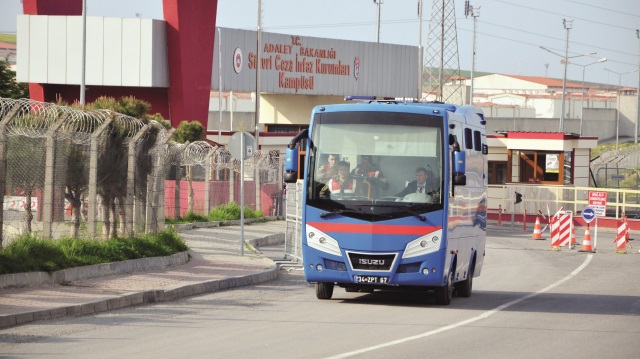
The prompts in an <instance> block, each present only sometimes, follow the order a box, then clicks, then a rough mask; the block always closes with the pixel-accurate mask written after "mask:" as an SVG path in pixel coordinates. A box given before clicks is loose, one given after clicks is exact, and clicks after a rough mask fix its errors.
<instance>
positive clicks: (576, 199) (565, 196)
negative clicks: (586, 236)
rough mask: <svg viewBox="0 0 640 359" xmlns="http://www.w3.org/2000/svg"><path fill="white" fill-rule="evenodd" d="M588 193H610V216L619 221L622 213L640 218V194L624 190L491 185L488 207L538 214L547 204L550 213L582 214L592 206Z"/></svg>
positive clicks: (639, 192) (608, 211) (544, 210)
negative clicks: (517, 196) (518, 198)
mask: <svg viewBox="0 0 640 359" xmlns="http://www.w3.org/2000/svg"><path fill="white" fill-rule="evenodd" d="M589 191H598V192H606V193H607V206H606V209H605V212H606V215H607V217H610V218H615V219H619V218H620V217H621V216H622V213H625V214H626V215H627V216H628V217H629V218H640V191H638V190H631V189H624V188H594V187H565V186H544V185H525V184H506V185H489V191H488V196H487V206H488V207H489V208H499V207H501V208H502V210H503V211H504V213H514V214H521V213H524V211H526V212H527V213H529V214H533V215H535V214H537V213H538V211H542V212H546V208H547V205H549V207H550V211H551V212H552V213H551V214H554V213H555V212H556V211H558V210H559V209H560V208H563V209H564V210H568V211H573V213H574V214H579V213H581V212H582V210H583V209H584V208H585V207H587V206H588V205H589ZM516 192H518V193H521V194H522V202H521V203H518V204H516V203H514V202H515V193H516Z"/></svg>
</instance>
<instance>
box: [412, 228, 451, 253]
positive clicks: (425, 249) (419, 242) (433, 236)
mask: <svg viewBox="0 0 640 359" xmlns="http://www.w3.org/2000/svg"><path fill="white" fill-rule="evenodd" d="M441 237H442V229H439V230H437V231H435V232H431V233H429V234H427V235H424V236H422V237H420V238H417V239H414V240H413V241H411V242H409V243H408V244H407V246H406V247H405V249H404V253H403V254H402V258H412V257H417V256H421V255H424V254H427V253H432V252H436V251H438V250H439V249H440V243H441V242H442V241H440V238H441Z"/></svg>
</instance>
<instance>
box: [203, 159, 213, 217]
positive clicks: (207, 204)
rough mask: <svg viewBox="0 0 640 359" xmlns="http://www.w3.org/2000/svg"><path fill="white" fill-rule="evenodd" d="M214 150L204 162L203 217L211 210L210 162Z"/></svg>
mask: <svg viewBox="0 0 640 359" xmlns="http://www.w3.org/2000/svg"><path fill="white" fill-rule="evenodd" d="M213 153H214V150H213V149H210V150H209V152H208V153H207V156H206V159H205V160H204V204H203V206H204V208H203V209H204V215H205V216H208V215H209V210H210V209H211V161H213V156H212V155H213Z"/></svg>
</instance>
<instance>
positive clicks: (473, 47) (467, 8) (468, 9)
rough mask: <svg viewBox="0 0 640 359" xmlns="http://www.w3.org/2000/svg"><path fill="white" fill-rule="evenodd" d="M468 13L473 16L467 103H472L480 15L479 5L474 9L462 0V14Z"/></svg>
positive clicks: (467, 1) (467, 14)
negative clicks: (469, 82) (477, 28)
mask: <svg viewBox="0 0 640 359" xmlns="http://www.w3.org/2000/svg"><path fill="white" fill-rule="evenodd" d="M469 15H471V17H472V18H473V40H472V45H471V50H472V52H471V86H470V89H469V105H473V80H474V73H475V67H476V25H477V23H478V17H479V16H480V6H478V7H477V8H475V9H474V8H473V6H472V5H470V4H469V0H466V1H465V2H464V16H465V17H467V16H469Z"/></svg>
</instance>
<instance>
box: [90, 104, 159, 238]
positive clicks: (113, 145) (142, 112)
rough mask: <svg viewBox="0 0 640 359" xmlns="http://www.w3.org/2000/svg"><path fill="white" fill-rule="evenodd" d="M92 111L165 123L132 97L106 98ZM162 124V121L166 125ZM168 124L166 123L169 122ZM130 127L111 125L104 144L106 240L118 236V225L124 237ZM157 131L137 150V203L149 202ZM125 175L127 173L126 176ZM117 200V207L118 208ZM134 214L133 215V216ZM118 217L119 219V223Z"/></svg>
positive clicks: (102, 179)
mask: <svg viewBox="0 0 640 359" xmlns="http://www.w3.org/2000/svg"><path fill="white" fill-rule="evenodd" d="M87 108H88V109H107V110H111V111H114V112H118V113H121V114H123V115H127V116H130V117H135V118H137V119H140V120H141V121H143V122H144V123H148V122H149V120H150V119H155V120H161V121H164V119H163V118H162V116H160V115H158V114H156V115H153V116H149V115H148V112H149V111H150V109H151V105H150V104H149V103H148V102H146V101H143V100H139V99H136V98H135V97H132V96H127V97H121V98H118V99H117V100H116V99H114V98H112V97H106V96H102V97H99V98H97V99H96V100H95V101H94V102H92V103H91V104H89V105H88V106H87ZM161 121H158V122H160V123H162V122H161ZM165 122H166V121H165ZM127 131H128V129H127V128H120V127H119V124H118V123H117V122H114V123H113V124H112V125H111V128H110V129H109V130H108V131H107V132H108V134H107V135H106V137H105V138H104V140H103V141H101V142H100V155H99V159H98V162H99V163H100V166H99V168H98V180H99V185H98V186H99V188H98V194H99V195H100V199H101V206H102V221H103V226H102V234H103V237H115V236H116V235H117V229H116V228H117V225H118V223H119V225H120V233H121V234H124V223H125V216H126V213H125V206H124V204H125V203H124V202H125V201H124V199H125V197H126V189H127V177H126V173H127V166H128V147H127V146H126V145H125V143H126V136H127ZM157 131H158V130H157V129H156V128H152V130H151V131H150V133H149V136H148V137H147V138H146V139H144V140H143V143H142V145H141V146H140V147H139V148H138V149H137V151H136V161H137V162H136V164H137V166H136V174H135V176H136V178H138V179H140V180H138V181H135V183H136V193H137V196H138V197H137V200H140V201H145V200H146V192H147V191H146V188H147V181H146V179H147V176H148V175H149V174H150V173H151V170H152V168H153V166H152V163H151V156H150V155H149V150H150V149H151V147H153V145H154V144H155V141H156V138H157ZM123 174H125V175H124V176H123ZM116 201H117V204H118V205H117V206H116ZM143 208H144V207H143ZM130 215H132V214H130ZM116 217H118V219H117V220H116Z"/></svg>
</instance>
